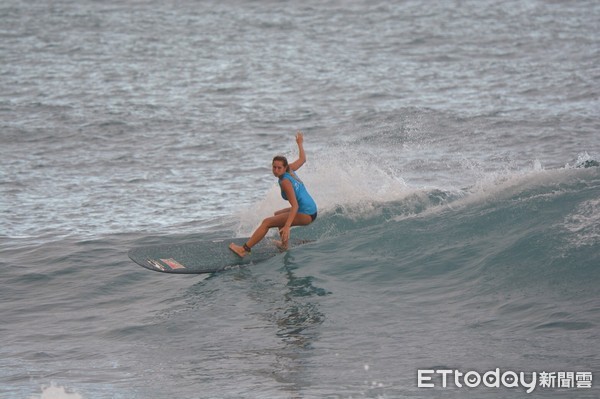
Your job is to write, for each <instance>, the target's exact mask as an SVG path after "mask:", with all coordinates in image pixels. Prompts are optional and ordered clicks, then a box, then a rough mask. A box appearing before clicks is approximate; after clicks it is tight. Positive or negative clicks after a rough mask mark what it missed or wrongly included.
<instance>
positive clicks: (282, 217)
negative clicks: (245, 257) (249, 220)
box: [246, 212, 312, 248]
mask: <svg viewBox="0 0 600 399" xmlns="http://www.w3.org/2000/svg"><path fill="white" fill-rule="evenodd" d="M288 216H289V212H282V213H280V214H278V215H275V216H271V217H268V218H266V219H265V220H263V221H262V223H261V224H260V226H258V228H257V229H256V231H254V233H253V234H252V236H251V237H250V239H249V240H248V242H247V243H246V245H248V246H249V247H250V248H252V247H253V246H254V245H256V244H257V243H258V242H259V241H260V240H262V239H263V238H264V237H265V236H266V235H267V233H268V232H269V229H271V228H273V227H277V228H282V227H283V226H285V223H286V222H287V219H288ZM311 222H312V218H311V217H310V215H306V214H304V213H297V214H296V217H295V218H294V221H293V222H292V226H305V225H307V224H310V223H311Z"/></svg>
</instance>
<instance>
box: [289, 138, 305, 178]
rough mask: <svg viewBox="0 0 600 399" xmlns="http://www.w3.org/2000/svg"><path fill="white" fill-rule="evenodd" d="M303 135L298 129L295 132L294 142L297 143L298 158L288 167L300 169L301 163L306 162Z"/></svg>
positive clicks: (294, 169)
mask: <svg viewBox="0 0 600 399" xmlns="http://www.w3.org/2000/svg"><path fill="white" fill-rule="evenodd" d="M303 143H304V135H303V134H302V132H300V131H298V132H297V133H296V144H298V159H297V160H295V161H294V162H292V163H291V164H290V169H291V170H293V171H296V170H298V169H300V167H301V166H302V165H304V163H305V162H306V154H305V153H304V146H303Z"/></svg>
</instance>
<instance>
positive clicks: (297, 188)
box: [229, 132, 317, 257]
mask: <svg viewBox="0 0 600 399" xmlns="http://www.w3.org/2000/svg"><path fill="white" fill-rule="evenodd" d="M303 142H304V137H303V135H302V133H301V132H298V133H296V143H297V144H298V153H299V155H298V159H297V160H295V161H294V162H292V163H289V164H288V161H287V159H286V158H285V157H284V156H281V155H278V156H276V157H275V158H273V163H272V166H273V174H274V175H275V177H277V178H278V179H279V187H280V189H281V196H282V197H283V199H284V200H286V201H289V203H290V205H291V207H289V208H285V209H281V210H279V211H277V212H275V213H274V214H273V216H271V217H268V218H266V219H264V220H263V221H262V223H261V224H260V226H258V228H257V229H256V230H255V231H254V233H252V236H251V237H250V239H249V240H248V241H247V242H246V243H245V244H244V245H241V246H240V245H236V244H234V243H231V244H229V248H230V249H231V250H232V251H233V252H235V253H236V254H237V255H238V256H240V257H244V256H246V255H248V254H249V253H250V252H251V250H252V247H253V246H255V245H256V244H257V243H258V242H260V240H262V239H263V238H264V237H265V236H266V235H267V232H268V231H269V229H271V228H273V227H277V228H279V235H280V236H281V243H280V245H279V246H280V248H282V249H287V245H288V240H289V238H290V228H291V227H292V226H306V225H309V224H311V223H312V222H313V221H314V220H315V219H316V218H317V204H316V203H315V201H314V200H313V198H312V197H311V196H310V194H309V193H308V191H307V190H306V187H305V186H304V183H302V181H301V180H300V179H299V178H298V176H297V175H296V173H295V171H296V170H298V169H300V167H301V166H302V165H304V163H305V162H306V154H305V153H304V147H303V145H302V144H303Z"/></svg>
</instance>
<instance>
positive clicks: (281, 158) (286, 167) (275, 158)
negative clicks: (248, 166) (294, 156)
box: [273, 155, 290, 172]
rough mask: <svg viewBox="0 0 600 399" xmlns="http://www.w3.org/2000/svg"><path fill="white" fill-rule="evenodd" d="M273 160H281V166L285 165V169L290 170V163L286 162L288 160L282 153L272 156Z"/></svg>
mask: <svg viewBox="0 0 600 399" xmlns="http://www.w3.org/2000/svg"><path fill="white" fill-rule="evenodd" d="M275 161H281V162H283V166H285V171H286V172H289V171H290V165H289V164H288V160H287V158H286V157H284V156H283V155H276V156H275V157H273V163H274V162H275Z"/></svg>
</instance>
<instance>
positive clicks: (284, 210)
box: [274, 208, 292, 216]
mask: <svg viewBox="0 0 600 399" xmlns="http://www.w3.org/2000/svg"><path fill="white" fill-rule="evenodd" d="M291 210H292V208H285V209H280V210H278V211H277V212H275V213H274V215H276V216H277V215H281V214H282V213H289V212H290V211H291Z"/></svg>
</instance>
